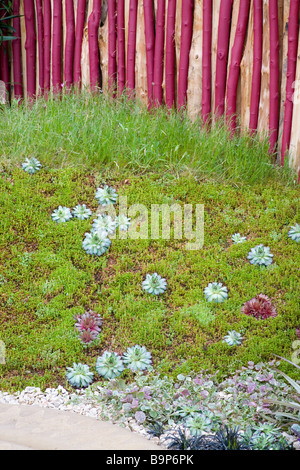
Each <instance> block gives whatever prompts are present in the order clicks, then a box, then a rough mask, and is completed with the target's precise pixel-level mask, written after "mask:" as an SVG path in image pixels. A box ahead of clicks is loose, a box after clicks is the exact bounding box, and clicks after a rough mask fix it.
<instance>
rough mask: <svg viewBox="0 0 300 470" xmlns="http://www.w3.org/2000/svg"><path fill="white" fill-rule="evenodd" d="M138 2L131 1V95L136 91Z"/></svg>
mask: <svg viewBox="0 0 300 470" xmlns="http://www.w3.org/2000/svg"><path fill="white" fill-rule="evenodd" d="M137 11H138V0H130V4H129V19H128V39H127V88H128V92H129V93H130V94H132V93H133V91H134V89H135V49H136V28H137Z"/></svg>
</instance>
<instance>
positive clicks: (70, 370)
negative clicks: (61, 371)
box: [66, 362, 94, 388]
mask: <svg viewBox="0 0 300 470" xmlns="http://www.w3.org/2000/svg"><path fill="white" fill-rule="evenodd" d="M93 378H94V374H93V372H91V371H90V368H89V366H88V365H87V364H81V363H80V362H79V363H78V364H76V363H75V362H74V363H73V367H67V372H66V379H67V380H68V382H69V383H70V384H71V385H72V387H74V388H85V387H88V386H89V385H90V384H91V383H92V382H93Z"/></svg>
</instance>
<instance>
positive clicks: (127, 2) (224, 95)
mask: <svg viewBox="0 0 300 470" xmlns="http://www.w3.org/2000/svg"><path fill="white" fill-rule="evenodd" d="M299 4H300V0H102V1H101V0H15V1H14V2H13V9H14V11H13V13H14V14H16V15H18V14H20V15H21V16H20V18H15V19H14V20H13V25H14V27H15V30H16V33H15V35H16V37H17V39H16V40H14V41H12V42H10V43H8V42H4V43H3V45H2V47H1V52H0V64H1V75H0V78H1V80H2V81H4V82H5V84H6V90H7V93H8V95H9V97H10V98H13V97H15V98H18V99H23V98H26V99H33V98H34V97H35V96H37V95H38V94H43V93H47V91H48V90H49V89H53V90H59V89H60V88H61V87H66V88H68V87H71V86H72V85H73V84H76V85H78V86H79V87H83V86H90V87H92V88H93V89H96V90H97V89H98V88H102V90H106V91H107V90H108V91H109V90H110V91H111V93H113V94H115V95H116V96H117V94H118V93H120V92H122V91H123V90H124V89H125V88H126V89H127V90H128V92H129V93H130V94H132V95H133V96H136V97H137V98H139V99H140V100H141V101H142V102H144V103H145V104H146V105H148V106H158V105H166V106H169V107H172V106H173V107H177V108H178V109H181V108H183V107H186V108H187V111H188V114H189V116H190V118H191V119H192V120H194V119H195V118H196V117H197V116H199V115H200V116H201V117H202V118H203V121H206V120H207V119H208V117H209V118H212V120H215V119H217V118H219V117H220V116H224V117H225V119H226V120H227V122H228V124H229V126H230V127H231V129H232V132H234V131H235V129H236V126H240V127H241V129H242V131H243V132H246V131H249V132H259V133H260V134H267V135H268V137H269V139H270V153H272V154H277V160H278V162H279V163H281V164H283V163H284V159H285V158H288V159H289V163H290V166H292V167H293V168H294V169H295V171H296V172H297V173H298V174H299V176H300V36H299ZM236 117H237V118H238V119H236ZM288 151H289V152H288Z"/></svg>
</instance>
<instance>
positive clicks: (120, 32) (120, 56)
mask: <svg viewBox="0 0 300 470" xmlns="http://www.w3.org/2000/svg"><path fill="white" fill-rule="evenodd" d="M117 74H118V94H119V95H121V94H122V93H123V91H124V89H125V82H126V67H125V2H124V0H118V1H117Z"/></svg>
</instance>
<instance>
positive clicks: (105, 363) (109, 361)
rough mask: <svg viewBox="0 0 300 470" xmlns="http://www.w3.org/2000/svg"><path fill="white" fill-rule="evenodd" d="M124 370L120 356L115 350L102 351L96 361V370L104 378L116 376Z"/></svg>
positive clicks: (108, 378)
mask: <svg viewBox="0 0 300 470" xmlns="http://www.w3.org/2000/svg"><path fill="white" fill-rule="evenodd" d="M123 370H124V364H123V361H122V358H121V357H120V356H118V355H117V354H116V353H115V352H109V351H104V353H103V354H102V356H99V357H98V358H97V361H96V371H97V373H98V374H99V375H101V377H103V378H104V379H106V380H110V379H114V378H115V377H118V376H119V375H120V374H121V373H122V372H123Z"/></svg>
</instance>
